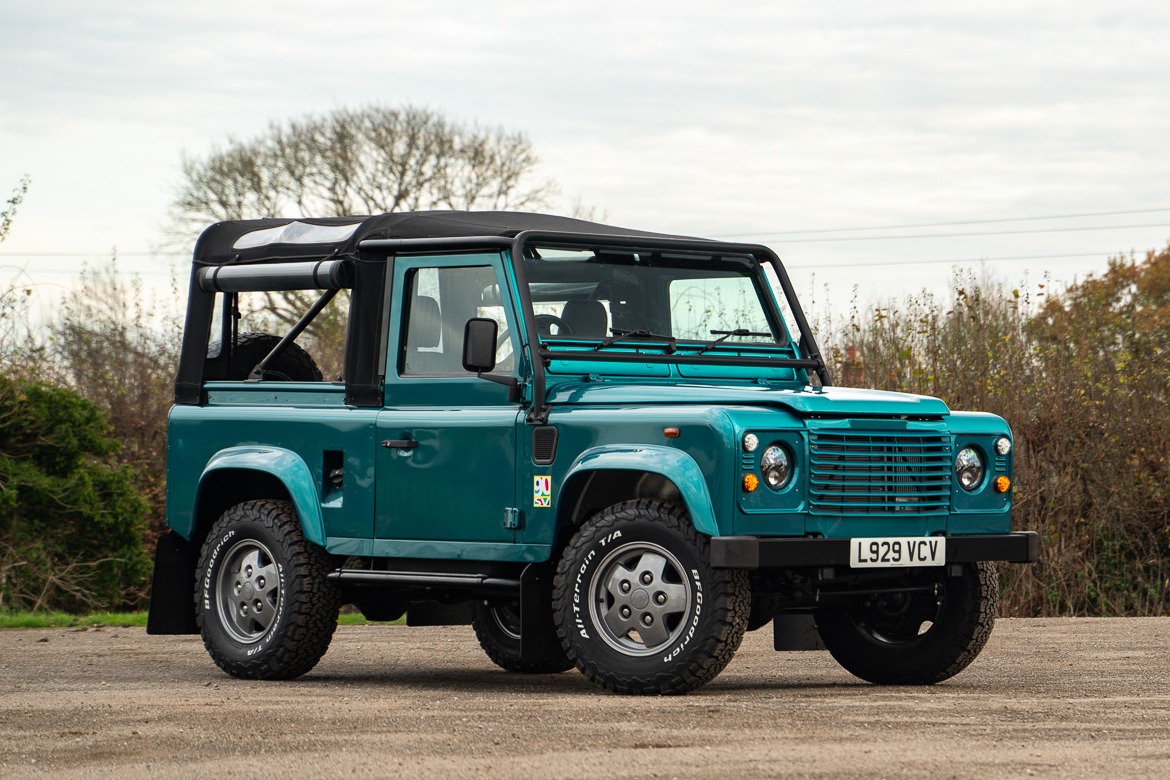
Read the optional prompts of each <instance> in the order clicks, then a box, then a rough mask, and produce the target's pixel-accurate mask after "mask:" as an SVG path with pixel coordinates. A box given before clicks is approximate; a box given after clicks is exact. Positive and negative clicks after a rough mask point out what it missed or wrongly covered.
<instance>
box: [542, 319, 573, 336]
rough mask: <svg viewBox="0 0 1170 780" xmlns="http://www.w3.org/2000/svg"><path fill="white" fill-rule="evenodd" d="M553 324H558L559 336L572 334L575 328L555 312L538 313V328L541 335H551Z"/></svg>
mask: <svg viewBox="0 0 1170 780" xmlns="http://www.w3.org/2000/svg"><path fill="white" fill-rule="evenodd" d="M553 325H556V326H557V334H556V335H557V337H558V338H564V337H565V336H572V335H573V329H572V328H570V327H569V326H568V324H566V323H565V321H564V320H562V319H561V318H560V317H558V316H557V315H555V314H537V315H536V330H537V333H539V334H540V335H541V336H551V335H553V333H552V327H553Z"/></svg>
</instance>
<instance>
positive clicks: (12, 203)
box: [0, 176, 31, 241]
mask: <svg viewBox="0 0 1170 780" xmlns="http://www.w3.org/2000/svg"><path fill="white" fill-rule="evenodd" d="M30 181H31V179H30V178H29V177H28V176H25V177H24V178H23V179H21V180H20V184H18V185H17V186H16V189H15V190H13V192H12V197H11V198H9V199H8V202H7V204H5V206H4V210H3V211H0V241H3V240H4V239H5V238H7V237H8V231H9V230H10V229H11V228H12V218H13V217H14V216H16V207H17V206H19V205H20V204H21V202H22V201H23V200H24V196H25V193H27V192H28V185H29V182H30Z"/></svg>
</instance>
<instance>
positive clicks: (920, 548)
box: [849, 536, 947, 569]
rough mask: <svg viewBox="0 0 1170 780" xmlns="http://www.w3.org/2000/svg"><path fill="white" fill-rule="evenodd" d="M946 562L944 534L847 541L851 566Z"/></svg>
mask: <svg viewBox="0 0 1170 780" xmlns="http://www.w3.org/2000/svg"><path fill="white" fill-rule="evenodd" d="M946 562H947V540H946V537H944V536H883V537H879V538H876V539H850V540H849V566H850V567H852V568H854V569H878V568H892V567H895V566H942V565H943V564H945V563H946Z"/></svg>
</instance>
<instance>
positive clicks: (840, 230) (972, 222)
mask: <svg viewBox="0 0 1170 780" xmlns="http://www.w3.org/2000/svg"><path fill="white" fill-rule="evenodd" d="M1163 211H1170V208H1163V209H1131V210H1129V211H1096V212H1091V213H1085V214H1054V215H1049V216H1046V217H1006V218H1004V219H971V220H962V221H959V222H927V223H923V224H919V225H879V226H877V227H845V228H821V229H819V230H782V231H776V232H771V233H744V232H740V233H724V234H722V235H712V236H711V238H736V237H738V236H757V237H763V238H767V237H770V236H796V235H805V234H808V233H856V232H858V231H861V230H911V229H915V228H932V227H953V226H955V225H994V224H996V223H999V222H1036V221H1039V220H1043V219H1080V218H1082V217H1116V216H1121V215H1124V214H1156V213H1160V212H1163ZM987 235H993V234H991V233H989V234H987Z"/></svg>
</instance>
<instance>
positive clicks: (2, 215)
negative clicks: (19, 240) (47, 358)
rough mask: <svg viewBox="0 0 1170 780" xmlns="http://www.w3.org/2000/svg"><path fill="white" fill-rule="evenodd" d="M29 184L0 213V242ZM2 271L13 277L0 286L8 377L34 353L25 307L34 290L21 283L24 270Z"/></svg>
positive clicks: (1, 345)
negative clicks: (11, 273) (10, 273)
mask: <svg viewBox="0 0 1170 780" xmlns="http://www.w3.org/2000/svg"><path fill="white" fill-rule="evenodd" d="M30 181H31V180H30V179H29V177H28V176H25V177H24V178H22V179H21V180H20V184H18V185H17V186H16V189H15V190H13V192H12V197H10V198H9V199H8V201H7V203H6V204H5V206H4V210H3V211H0V242H3V241H4V239H5V238H7V237H8V231H9V230H11V229H12V219H13V217H15V216H16V209H17V207H18V206H19V205H20V204H21V202H22V201H23V200H24V196H25V194H26V193H27V192H28V185H29V182H30ZM4 270H5V271H9V272H14V273H13V275H12V278H11V279H10V280H9V281H7V282H3V283H0V374H11V373H17V372H18V370H19V369H21V368H22V367H23V364H24V363H25V361H26V358H28V357H29V355H30V353H32V352H33V351H34V349H33V345H32V331H31V328H30V327H29V316H28V315H29V312H28V303H29V298H30V297H31V296H32V291H33V290H32V285H31V284H28V283H22V281H21V280H22V278H23V279H24V280H25V281H26V282H27V278H28V275H27V274H25V273H24V272H23V269H20V268H7V269H4Z"/></svg>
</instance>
